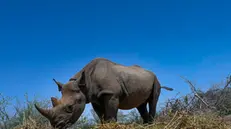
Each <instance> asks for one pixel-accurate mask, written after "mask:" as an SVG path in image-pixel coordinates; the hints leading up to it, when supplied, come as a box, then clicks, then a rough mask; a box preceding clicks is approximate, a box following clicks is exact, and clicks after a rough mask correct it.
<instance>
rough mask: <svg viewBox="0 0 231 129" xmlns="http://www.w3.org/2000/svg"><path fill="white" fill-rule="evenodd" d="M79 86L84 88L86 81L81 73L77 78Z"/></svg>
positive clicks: (83, 73)
mask: <svg viewBox="0 0 231 129" xmlns="http://www.w3.org/2000/svg"><path fill="white" fill-rule="evenodd" d="M78 82H79V86H80V87H83V86H86V80H85V72H84V71H83V72H82V74H81V77H80V78H79V81H78Z"/></svg>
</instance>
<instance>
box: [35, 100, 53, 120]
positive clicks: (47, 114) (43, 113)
mask: <svg viewBox="0 0 231 129" xmlns="http://www.w3.org/2000/svg"><path fill="white" fill-rule="evenodd" d="M34 106H35V108H36V109H37V110H38V111H39V112H40V113H41V114H42V115H43V116H45V117H46V118H48V119H51V116H52V114H51V111H50V110H48V109H42V108H40V107H38V106H37V105H36V104H34Z"/></svg>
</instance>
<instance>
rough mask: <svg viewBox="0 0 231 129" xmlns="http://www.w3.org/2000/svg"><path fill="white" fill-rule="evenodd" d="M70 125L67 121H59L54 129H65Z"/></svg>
mask: <svg viewBox="0 0 231 129" xmlns="http://www.w3.org/2000/svg"><path fill="white" fill-rule="evenodd" d="M71 125H72V123H71V122H69V121H67V122H64V121H60V122H58V123H57V124H56V125H55V126H54V127H55V129H67V128H68V127H70V126H71Z"/></svg>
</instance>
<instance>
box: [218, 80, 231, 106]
mask: <svg viewBox="0 0 231 129" xmlns="http://www.w3.org/2000/svg"><path fill="white" fill-rule="evenodd" d="M230 83H231V79H229V80H228V81H227V83H226V85H225V86H224V88H223V90H222V91H221V93H220V95H221V97H220V99H217V101H216V103H215V105H218V104H220V103H221V102H222V101H223V100H224V98H225V95H226V94H224V92H225V89H226V88H227V87H228V86H229V84H230Z"/></svg>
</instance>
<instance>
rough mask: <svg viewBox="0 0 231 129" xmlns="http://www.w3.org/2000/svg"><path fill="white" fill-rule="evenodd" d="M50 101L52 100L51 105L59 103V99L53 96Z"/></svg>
mask: <svg viewBox="0 0 231 129" xmlns="http://www.w3.org/2000/svg"><path fill="white" fill-rule="evenodd" d="M51 102H52V106H53V107H55V106H57V105H59V101H58V99H56V98H55V97H51Z"/></svg>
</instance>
